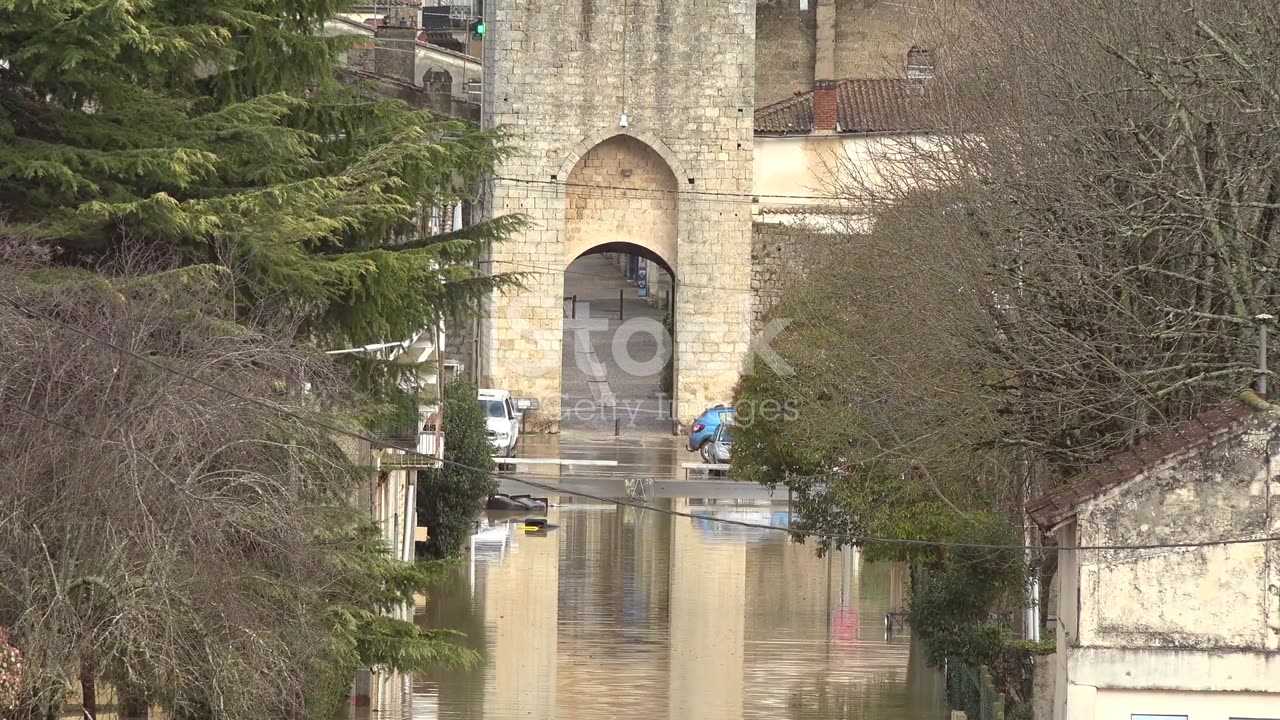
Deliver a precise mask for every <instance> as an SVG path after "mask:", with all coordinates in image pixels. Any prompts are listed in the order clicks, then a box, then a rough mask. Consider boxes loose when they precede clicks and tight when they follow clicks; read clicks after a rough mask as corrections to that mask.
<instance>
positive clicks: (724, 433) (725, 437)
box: [720, 423, 733, 443]
mask: <svg viewBox="0 0 1280 720" xmlns="http://www.w3.org/2000/svg"><path fill="white" fill-rule="evenodd" d="M732 428H733V426H732V425H730V424H729V423H725V424H723V425H721V426H720V442H722V443H731V442H733V429H732Z"/></svg>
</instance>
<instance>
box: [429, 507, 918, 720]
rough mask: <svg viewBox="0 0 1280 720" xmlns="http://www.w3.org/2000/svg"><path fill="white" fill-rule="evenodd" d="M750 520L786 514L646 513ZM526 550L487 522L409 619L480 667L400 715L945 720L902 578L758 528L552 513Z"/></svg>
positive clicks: (893, 568) (435, 683)
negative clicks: (463, 646) (891, 625)
mask: <svg viewBox="0 0 1280 720" xmlns="http://www.w3.org/2000/svg"><path fill="white" fill-rule="evenodd" d="M656 505H657V506H658V507H662V508H669V509H677V510H683V511H692V512H696V513H700V514H707V515H712V516H720V517H732V518H734V519H741V520H749V521H753V522H761V523H774V524H777V523H781V522H785V513H786V508H785V505H780V504H773V503H768V502H763V501H756V502H754V503H739V502H732V501H723V500H721V501H715V502H707V501H701V500H696V499H685V498H680V499H660V500H657V501H656ZM549 519H550V521H551V522H554V523H557V524H559V525H561V527H560V528H559V529H558V530H555V531H553V532H552V533H551V534H549V535H547V536H524V535H523V534H522V533H521V532H520V531H519V530H518V529H517V526H516V525H506V524H499V525H497V526H496V528H495V529H492V530H490V531H488V532H486V533H484V534H483V535H482V536H481V537H479V538H477V539H476V544H475V546H474V550H473V553H472V554H471V557H470V558H468V561H467V563H466V564H464V565H463V566H460V567H458V568H457V569H456V572H455V573H454V574H453V576H452V577H451V578H450V580H449V582H448V584H447V585H446V586H445V587H442V588H441V589H439V590H438V591H437V592H436V594H435V596H434V597H432V598H431V600H430V601H429V602H428V603H427V604H426V605H425V606H423V607H420V608H419V610H418V615H417V621H418V622H419V623H420V624H421V625H422V626H423V627H427V628H449V629H455V630H459V631H462V632H465V633H467V635H468V638H467V644H468V645H470V646H471V647H473V648H475V649H477V650H481V651H482V652H483V653H484V656H485V658H486V660H485V663H484V665H483V666H482V667H479V668H476V669H474V670H470V671H463V672H443V673H438V674H435V675H432V676H428V677H419V678H416V680H415V682H414V685H413V691H414V697H413V710H412V717H414V718H422V719H426V718H442V719H443V718H449V719H462V718H468V719H471V718H493V719H495V720H507V719H512V718H583V719H596V718H600V719H604V718H637V719H639V718H645V719H651V718H671V719H672V720H677V719H684V718H706V719H708V720H729V719H736V718H794V719H795V720H820V719H821V720H826V719H828V718H842V719H843V718H856V719H859V720H860V719H864V718H865V719H867V720H928V719H929V718H935V717H941V715H940V714H939V713H940V704H941V687H940V683H939V681H938V680H937V679H936V675H935V674H934V673H932V672H931V671H929V670H927V669H926V668H925V667H924V664H923V662H921V660H920V659H919V657H918V654H913V653H912V652H911V643H910V639H909V637H907V636H906V635H905V634H901V635H895V636H894V637H893V638H892V639H890V640H887V641H886V639H885V632H884V615H885V613H886V612H888V611H890V610H895V609H897V608H898V607H899V606H900V604H901V603H902V601H903V590H904V584H905V582H906V572H905V569H904V568H903V567H901V566H897V565H890V564H884V563H881V564H871V563H865V562H863V561H862V560H861V558H860V557H859V556H858V555H859V554H858V553H857V552H856V551H846V552H844V553H836V554H832V555H830V556H828V557H826V558H822V559H819V558H817V557H816V556H815V554H814V553H813V549H812V548H811V547H808V546H802V545H797V544H795V543H792V542H791V541H790V540H788V539H787V538H786V537H785V536H784V535H782V534H780V533H777V532H770V531H764V530H760V531H756V530H750V529H744V528H733V527H730V526H725V525H717V524H716V523H713V522H709V521H702V520H693V519H689V518H679V517H672V516H669V515H662V514H658V513H653V512H645V511H641V510H637V509H633V508H624V507H618V506H613V505H601V504H578V503H573V504H569V505H566V506H563V507H559V508H553V509H552V510H551V512H550V513H549Z"/></svg>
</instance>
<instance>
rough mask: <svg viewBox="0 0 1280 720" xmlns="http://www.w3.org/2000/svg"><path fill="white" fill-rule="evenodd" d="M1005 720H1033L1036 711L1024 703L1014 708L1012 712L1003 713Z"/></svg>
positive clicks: (1027, 703)
mask: <svg viewBox="0 0 1280 720" xmlns="http://www.w3.org/2000/svg"><path fill="white" fill-rule="evenodd" d="M1004 717H1005V720H1035V719H1036V710H1035V708H1034V707H1033V706H1032V705H1031V703H1029V702H1024V703H1022V704H1021V705H1018V706H1016V707H1015V708H1013V710H1011V711H1009V712H1007V713H1005V716H1004Z"/></svg>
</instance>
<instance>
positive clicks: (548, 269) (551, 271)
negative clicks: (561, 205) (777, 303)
mask: <svg viewBox="0 0 1280 720" xmlns="http://www.w3.org/2000/svg"><path fill="white" fill-rule="evenodd" d="M588 254H593V253H588ZM596 254H598V253H596ZM580 257H586V256H585V255H583V256H580ZM483 262H486V263H496V264H499V265H514V266H516V267H523V268H530V269H532V270H539V271H541V272H540V273H539V274H547V275H576V276H578V277H590V278H599V279H601V280H617V279H619V276H617V275H600V274H597V273H588V272H582V271H581V270H559V269H557V268H554V267H552V266H550V265H537V264H534V263H526V262H520V261H518V260H485V261H483ZM674 285H675V287H676V288H695V289H698V290H721V291H724V292H748V291H750V290H751V288H749V287H745V286H744V287H730V286H728V285H700V284H698V283H686V282H679V281H676V282H675V283H674ZM611 300H612V299H611V298H603V299H601V300H600V302H601V303H604V302H610V301H611ZM584 302H585V300H584Z"/></svg>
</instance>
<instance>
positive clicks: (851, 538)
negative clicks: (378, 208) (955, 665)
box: [0, 295, 1280, 551]
mask: <svg viewBox="0 0 1280 720" xmlns="http://www.w3.org/2000/svg"><path fill="white" fill-rule="evenodd" d="M0 300H2V301H4V302H6V303H8V304H9V305H11V306H12V307H13V308H14V309H16V310H18V311H19V312H22V313H24V314H26V315H28V316H30V317H35V318H40V319H44V320H47V321H49V322H52V323H55V324H57V325H61V326H62V327H64V328H66V329H67V330H70V331H71V332H73V333H75V334H77V335H80V336H81V337H84V338H86V339H88V340H91V341H93V342H95V343H98V344H100V345H102V346H104V347H108V348H111V349H112V350H115V351H116V352H118V353H120V354H122V355H125V356H127V357H131V358H133V359H134V360H137V361H139V362H143V363H146V364H147V365H150V366H152V367H154V368H156V369H158V370H160V371H162V372H166V373H169V374H171V375H174V376H177V377H181V378H184V379H186V380H189V381H191V382H194V383H197V384H199V385H203V386H205V387H207V388H210V389H212V390H215V391H217V392H220V393H223V394H225V395H228V396H230V397H234V398H236V399H239V400H243V401H245V402H248V403H251V404H253V405H257V406H258V407H261V408H264V409H266V410H269V411H271V412H274V413H277V414H280V415H283V416H285V417H288V418H291V419H293V420H296V421H298V422H300V423H302V424H304V425H309V426H311V427H314V428H320V429H323V430H327V431H329V432H332V433H335V434H338V435H342V436H346V437H349V438H352V439H354V440H360V441H362V442H367V443H369V445H370V447H376V448H380V449H386V450H398V451H401V452H404V453H405V454H407V455H411V456H414V457H420V458H424V459H427V460H430V461H431V462H432V463H441V464H443V465H448V466H450V467H457V468H460V469H463V470H469V471H472V472H478V473H483V474H486V475H488V476H490V477H492V478H495V479H498V480H508V481H511V482H516V483H520V484H522V485H526V486H528V487H532V488H536V489H539V490H544V491H546V492H549V493H556V494H559V495H569V496H573V497H580V498H585V499H588V500H595V501H597V502H603V503H611V504H617V505H622V506H626V507H634V508H637V509H640V510H645V511H648V512H656V513H660V514H663V515H670V516H673V517H683V518H690V519H693V520H705V521H708V522H716V523H720V524H724V525H735V526H738V527H745V528H751V529H757V530H770V531H777V532H785V533H788V534H791V535H796V536H803V537H812V538H816V539H821V540H829V541H831V540H838V541H844V543H843V544H849V545H865V544H873V545H896V546H904V547H927V548H966V549H979V550H1022V551H1032V550H1053V551H1057V550H1077V551H1114V550H1177V549H1190V548H1204V547H1217V546H1226V545H1250V544H1256V543H1267V542H1277V541H1280V535H1265V536H1261V537H1250V538H1226V539H1221V540H1201V541H1194V542H1179V543H1152V544H1122V545H1073V546H1072V545H1054V546H1034V545H1022V544H1019V545H1012V544H993V543H969V542H948V541H939V540H922V539H911V538H887V537H877V536H871V535H852V534H848V533H826V532H820V531H811V530H796V529H794V528H790V527H786V526H782V525H772V524H768V523H752V522H747V521H745V520H734V519H732V518H723V517H714V516H711V515H700V514H697V513H689V512H682V511H679V510H670V509H667V508H660V507H654V506H651V505H646V504H644V503H637V502H633V501H626V500H622V499H620V498H610V497H605V496H601V495H595V494H592V493H588V492H583V491H580V490H570V489H568V488H564V487H558V486H555V485H549V484H546V483H540V482H537V481H534V480H528V479H526V478H519V477H514V476H512V475H506V474H503V473H500V472H495V471H493V470H490V469H487V468H479V467H475V466H472V465H467V464H465V463H460V462H456V461H453V460H447V459H444V458H438V457H435V456H434V455H428V454H426V453H420V452H417V451H415V450H408V449H405V448H401V447H398V446H396V445H394V444H392V443H389V442H386V441H382V440H378V439H376V438H373V437H370V436H368V435H364V434H362V433H357V432H353V431H351V430H347V429H345V428H340V427H337V426H335V425H331V424H329V423H326V422H323V421H321V420H317V419H315V418H310V417H305V416H303V415H299V414H298V413H296V412H294V411H293V410H290V409H289V408H285V407H281V406H279V405H276V404H274V403H270V402H267V401H265V400H261V399H259V398H255V397H252V396H249V395H244V394H242V393H239V392H236V391H234V390H232V389H230V388H226V387H223V386H221V385H218V384H216V383H213V382H210V381H208V380H204V379H203V378H199V377H196V376H194V375H191V374H189V373H186V372H183V371H181V370H178V369H177V368H173V367H170V366H168V365H165V364H164V363H162V362H159V361H158V360H155V359H153V358H150V357H147V356H145V355H140V354H138V353H136V352H134V351H132V350H129V349H128V348H124V347H121V346H119V345H116V344H115V343H113V342H111V341H109V340H105V339H103V338H100V337H98V336H96V335H94V334H93V333H91V332H89V331H87V330H84V329H82V328H79V327H76V326H75V325H72V324H70V323H68V322H65V321H63V320H60V319H58V318H56V317H53V316H51V315H48V314H46V313H43V312H40V311H39V310H35V309H33V308H30V307H27V306H25V305H23V304H22V303H20V302H18V301H17V300H14V299H13V298H10V297H7V296H5V295H0ZM23 412H24V413H25V414H27V415H31V416H36V414H35V413H33V412H31V411H29V410H25V409H24V411H23ZM38 417H39V418H40V419H41V420H43V421H44V422H47V423H49V424H52V425H55V426H58V427H62V428H63V429H66V430H68V431H71V432H78V431H76V430H75V429H74V428H70V427H68V426H66V425H63V424H62V423H58V422H56V421H54V420H51V419H49V418H46V417H43V416H38Z"/></svg>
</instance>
